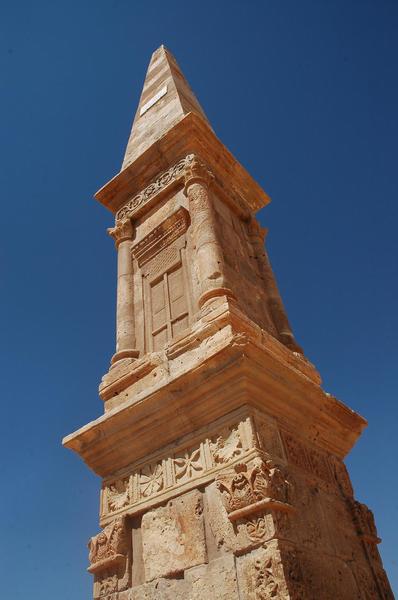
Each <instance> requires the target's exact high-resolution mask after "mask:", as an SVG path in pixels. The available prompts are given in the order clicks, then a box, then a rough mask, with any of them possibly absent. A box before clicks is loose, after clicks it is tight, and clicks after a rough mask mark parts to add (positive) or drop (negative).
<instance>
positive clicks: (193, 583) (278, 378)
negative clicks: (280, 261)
mask: <svg viewBox="0 0 398 600" xmlns="http://www.w3.org/2000/svg"><path fill="white" fill-rule="evenodd" d="M96 199H97V200H98V201H99V202H101V203H102V204H103V205H104V206H106V207H107V208H108V209H109V210H110V211H112V213H114V215H115V226H114V227H113V228H112V229H110V230H109V234H110V235H111V236H112V238H113V239H114V241H115V246H116V252H117V256H118V283H117V335H116V352H115V353H114V355H113V357H112V359H111V366H110V369H109V372H108V373H106V374H105V375H104V377H103V379H102V382H101V384H100V388H99V394H100V397H101V399H102V401H103V403H104V414H103V415H102V416H101V417H99V418H98V419H96V420H95V421H92V422H91V423H89V424H88V425H86V426H84V427H82V428H81V429H79V430H78V431H76V432H75V433H72V434H71V435H69V436H67V437H66V438H65V440H64V444H65V446H66V447H68V448H71V449H73V450H75V451H76V452H77V453H78V454H79V455H80V456H81V457H82V458H83V459H84V461H85V462H86V463H87V465H88V466H89V467H90V468H91V469H92V470H93V471H94V472H95V473H97V474H98V475H99V476H100V477H101V478H102V490H101V499H100V526H101V528H102V531H101V532H100V533H98V534H97V535H94V537H92V538H91V540H90V542H89V561H90V565H89V567H88V570H89V571H90V572H91V573H92V574H93V577H94V598H95V599H96V600H144V599H147V600H152V599H169V600H178V599H181V600H183V599H184V600H209V599H217V600H218V599H223V600H238V599H240V600H242V599H245V600H246V599H253V600H254V599H256V600H260V599H261V600H265V599H274V598H280V599H283V600H287V599H292V600H293V599H295V600H296V599H297V600H298V599H300V600H312V599H313V600H323V599H324V600H332V599H333V600H334V599H337V598H338V599H339V600H344V599H347V600H352V599H365V598H366V599H374V598H389V599H390V598H393V595H392V592H391V589H390V587H389V583H388V580H387V578H386V575H385V572H384V570H383V567H382V563H381V560H380V556H379V552H378V549H377V544H378V543H379V542H380V539H379V538H378V536H377V532H376V528H375V524H374V520H373V515H372V513H371V512H370V510H369V509H368V508H367V507H366V506H365V505H364V504H361V503H360V502H358V501H356V500H355V499H354V496H353V490H352V487H351V483H350V478H349V476H348V473H347V470H346V468H345V466H344V463H343V462H342V461H343V459H344V457H345V456H346V454H347V453H348V452H349V451H350V449H351V448H352V446H353V445H354V443H355V441H356V440H357V438H358V436H359V435H360V433H361V431H362V429H363V428H364V427H365V425H366V422H365V420H364V419H363V418H362V417H360V416H359V415H357V414H356V413H354V412H353V411H352V410H350V409H349V408H347V407H346V406H345V405H344V404H342V403H341V402H340V401H339V400H337V399H336V398H334V397H333V396H331V395H329V394H326V393H325V392H324V391H323V390H322V388H321V386H320V384H321V379H320V376H319V374H318V372H317V371H316V369H315V368H314V367H313V365H312V364H311V363H310V362H309V361H308V360H307V359H306V358H305V356H304V355H303V351H302V349H301V348H300V346H299V345H298V344H297V342H296V341H295V339H294V337H293V334H292V330H291V328H290V326H289V322H288V319H287V316H286V313H285V310H284V307H283V304H282V300H281V297H280V295H279V292H278V288H277V285H276V283H275V278H274V275H273V273H272V269H271V266H270V263H269V260H268V256H267V253H266V251H265V249H264V236H265V230H264V229H262V228H261V227H260V226H259V224H258V222H257V220H256V217H255V215H256V212H257V211H258V210H259V209H261V208H262V207H264V206H265V205H266V204H267V203H268V202H269V198H268V196H267V195H266V194H265V193H264V191H263V190H262V189H261V188H260V187H259V186H258V184H257V183H256V182H255V181H254V180H253V179H252V178H251V176H250V175H249V174H248V173H247V171H246V170H245V169H244V168H243V167H242V166H241V165H240V164H239V162H238V161H237V160H236V159H235V158H234V157H233V156H232V155H231V153H230V152H229V151H228V150H227V148H225V146H224V145H223V144H222V143H221V142H220V140H219V139H218V138H217V137H216V135H215V134H214V132H213V130H212V128H211V125H210V124H209V122H208V120H207V118H206V116H205V114H204V113H203V110H202V108H201V107H200V105H199V103H198V101H197V99H196V98H195V96H194V94H193V93H192V91H191V89H190V87H189V85H188V83H187V82H186V80H185V79H184V76H183V75H182V73H181V71H180V69H179V67H178V65H177V63H176V61H175V59H174V58H173V56H172V55H171V54H170V53H169V52H168V51H167V50H166V49H165V48H164V47H163V46H162V47H160V48H159V49H158V50H156V52H155V53H154V54H153V56H152V59H151V62H150V64H149V68H148V72H147V75H146V79H145V83H144V88H143V91H142V95H141V99H140V102H139V106H138V110H137V113H136V116H135V119H134V123H133V128H132V131H131V135H130V139H129V142H128V145H127V150H126V153H125V157H124V161H123V165H122V170H121V171H120V173H118V174H117V175H116V176H115V177H114V178H113V179H112V180H111V181H109V182H108V183H107V184H106V185H105V186H104V187H103V188H102V189H100V190H99V192H97V194H96Z"/></svg>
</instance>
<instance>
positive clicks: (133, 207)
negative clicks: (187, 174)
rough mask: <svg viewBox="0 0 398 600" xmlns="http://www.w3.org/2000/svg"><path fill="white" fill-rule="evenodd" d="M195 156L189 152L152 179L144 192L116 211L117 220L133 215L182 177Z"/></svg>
mask: <svg viewBox="0 0 398 600" xmlns="http://www.w3.org/2000/svg"><path fill="white" fill-rule="evenodd" d="M193 158H194V155H193V154H188V156H185V157H184V158H182V159H181V160H179V161H178V162H177V163H176V164H175V165H173V166H172V167H170V169H167V171H165V172H164V173H162V174H161V175H159V177H157V178H156V179H155V180H154V181H152V182H151V183H150V184H149V185H148V186H147V187H146V188H145V189H144V190H143V191H142V192H140V193H139V194H137V195H136V196H134V198H132V199H131V200H129V201H128V202H127V204H125V206H123V207H122V208H121V209H120V210H118V212H117V213H116V222H118V221H122V220H123V219H126V218H128V217H130V218H131V217H132V215H134V214H135V213H136V212H137V211H138V210H139V209H140V207H142V206H143V205H145V204H147V203H148V202H149V201H150V200H151V199H152V198H153V197H154V196H155V195H156V194H158V193H159V192H161V191H162V190H163V189H164V188H166V187H167V186H168V185H169V184H170V183H172V182H173V181H176V180H177V179H180V178H181V177H182V176H183V174H184V171H185V169H186V167H187V166H188V165H189V164H190V163H191V162H192V160H193Z"/></svg>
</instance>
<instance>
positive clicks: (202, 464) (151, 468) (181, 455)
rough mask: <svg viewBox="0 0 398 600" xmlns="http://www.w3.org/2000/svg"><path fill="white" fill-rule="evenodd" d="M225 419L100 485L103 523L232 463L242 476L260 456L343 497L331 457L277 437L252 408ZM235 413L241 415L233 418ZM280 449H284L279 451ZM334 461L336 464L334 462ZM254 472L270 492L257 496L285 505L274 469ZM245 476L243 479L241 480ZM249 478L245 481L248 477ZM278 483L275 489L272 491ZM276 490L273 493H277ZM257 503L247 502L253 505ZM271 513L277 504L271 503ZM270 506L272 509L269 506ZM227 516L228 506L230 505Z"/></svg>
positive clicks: (340, 473)
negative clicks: (303, 473)
mask: <svg viewBox="0 0 398 600" xmlns="http://www.w3.org/2000/svg"><path fill="white" fill-rule="evenodd" d="M235 414H236V416H235V417H234V416H233V415H230V417H229V419H227V420H225V419H224V420H222V421H220V422H215V423H214V424H213V428H212V431H213V433H212V432H210V433H208V431H207V430H205V431H204V432H203V436H202V437H201V436H200V432H199V434H198V435H197V436H196V437H195V439H196V440H197V441H196V442H195V440H194V439H192V438H190V439H187V441H186V443H185V445H181V446H180V448H179V449H173V448H171V447H170V448H169V449H165V450H164V453H163V454H159V455H157V456H154V457H153V458H150V459H149V461H148V462H146V463H136V464H135V465H132V466H131V467H130V468H128V469H126V470H125V471H124V472H122V473H121V474H120V475H119V476H118V477H117V478H115V479H112V480H110V479H108V480H106V481H104V484H103V489H102V500H101V520H102V522H104V523H105V522H108V521H109V520H110V519H112V518H114V517H115V516H117V515H119V514H122V513H124V512H130V513H135V512H140V511H141V510H143V508H147V507H149V506H152V505H155V504H158V503H160V502H162V501H163V500H165V499H168V498H171V497H173V496H176V495H178V494H181V493H182V492H183V491H185V490H188V489H190V488H192V487H195V486H197V485H200V484H202V483H205V482H208V481H211V480H214V479H217V478H218V474H219V473H220V471H223V472H224V473H225V470H226V469H232V471H231V472H233V476H235V475H238V473H237V472H236V471H233V470H234V467H235V466H236V465H237V466H238V467H237V468H238V471H239V469H240V476H241V477H242V475H243V471H244V470H245V467H244V466H243V467H239V464H242V465H244V463H248V462H249V461H250V460H252V459H253V458H254V456H255V455H258V451H259V450H260V451H261V452H265V453H266V455H269V456H270V457H272V459H273V460H276V461H277V463H279V464H282V465H283V464H285V465H286V464H287V463H290V464H293V465H295V466H298V467H300V468H302V469H304V470H305V471H307V473H308V474H309V475H310V476H311V477H314V478H316V480H317V481H318V482H319V483H321V482H322V481H323V482H324V483H325V484H326V485H329V486H332V487H333V488H334V489H335V490H336V491H337V490H338V489H339V487H340V489H341V488H344V490H345V493H344V492H343V493H344V495H345V494H347V495H348V494H349V490H348V489H347V485H346V481H345V479H346V477H345V476H344V471H345V470H344V465H343V463H341V462H340V461H337V459H332V458H328V457H327V456H326V455H324V454H322V453H320V452H318V451H316V450H315V449H310V448H308V447H306V446H305V445H304V444H303V443H301V442H299V441H298V440H297V438H293V437H292V436H291V435H290V434H289V433H287V432H282V437H281V436H280V435H279V432H278V428H277V427H276V425H275V424H274V423H273V420H272V419H268V418H267V417H266V416H265V415H263V414H262V413H260V412H259V411H257V410H253V409H249V411H247V410H245V411H243V412H242V413H241V412H240V411H238V412H237V413H235ZM239 414H241V415H242V416H240V417H239ZM284 448H285V449H284ZM334 462H335V463H336V464H334ZM255 472H256V473H257V476H256V477H257V482H258V481H261V478H263V479H264V481H265V480H267V482H268V483H267V490H268V491H270V490H272V493H271V492H270V493H269V494H268V493H267V494H266V495H264V494H263V495H262V496H261V498H260V500H264V499H265V498H267V499H268V500H272V501H273V502H274V503H275V502H277V503H284V504H285V503H286V497H284V496H283V493H284V491H283V490H284V489H285V488H284V486H283V485H282V476H281V473H280V471H279V469H276V467H275V466H272V467H271V466H269V465H267V464H266V465H265V466H264V467H263V468H262V469H261V470H260V471H258V472H257V471H253V473H251V475H253V474H254V473H255ZM245 477H246V475H244V476H243V478H245ZM249 480H250V477H249ZM279 484H280V485H281V487H280V489H279V488H278V486H279ZM278 490H279V491H278ZM255 502H257V500H256V499H253V503H255ZM275 506H276V510H277V509H278V507H279V509H280V510H283V508H284V507H283V506H279V504H276V505H275ZM270 508H271V509H272V507H271V505H270ZM231 512H232V507H231Z"/></svg>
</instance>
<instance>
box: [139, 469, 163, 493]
mask: <svg viewBox="0 0 398 600" xmlns="http://www.w3.org/2000/svg"><path fill="white" fill-rule="evenodd" d="M163 487H164V473H163V466H162V465H161V464H153V465H152V464H151V465H146V466H145V467H144V468H143V469H142V470H141V474H140V491H141V494H142V496H144V498H148V497H150V496H153V495H154V494H156V493H157V492H159V491H160V490H162V489H163Z"/></svg>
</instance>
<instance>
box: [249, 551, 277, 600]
mask: <svg viewBox="0 0 398 600" xmlns="http://www.w3.org/2000/svg"><path fill="white" fill-rule="evenodd" d="M254 569H255V584H254V586H255V594H256V596H255V597H256V600H270V598H280V597H281V596H280V594H279V583H278V580H277V579H276V577H275V576H274V572H273V564H272V558H271V557H269V558H267V559H265V561H263V560H261V559H260V558H258V559H257V560H256V562H255V563H254Z"/></svg>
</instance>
